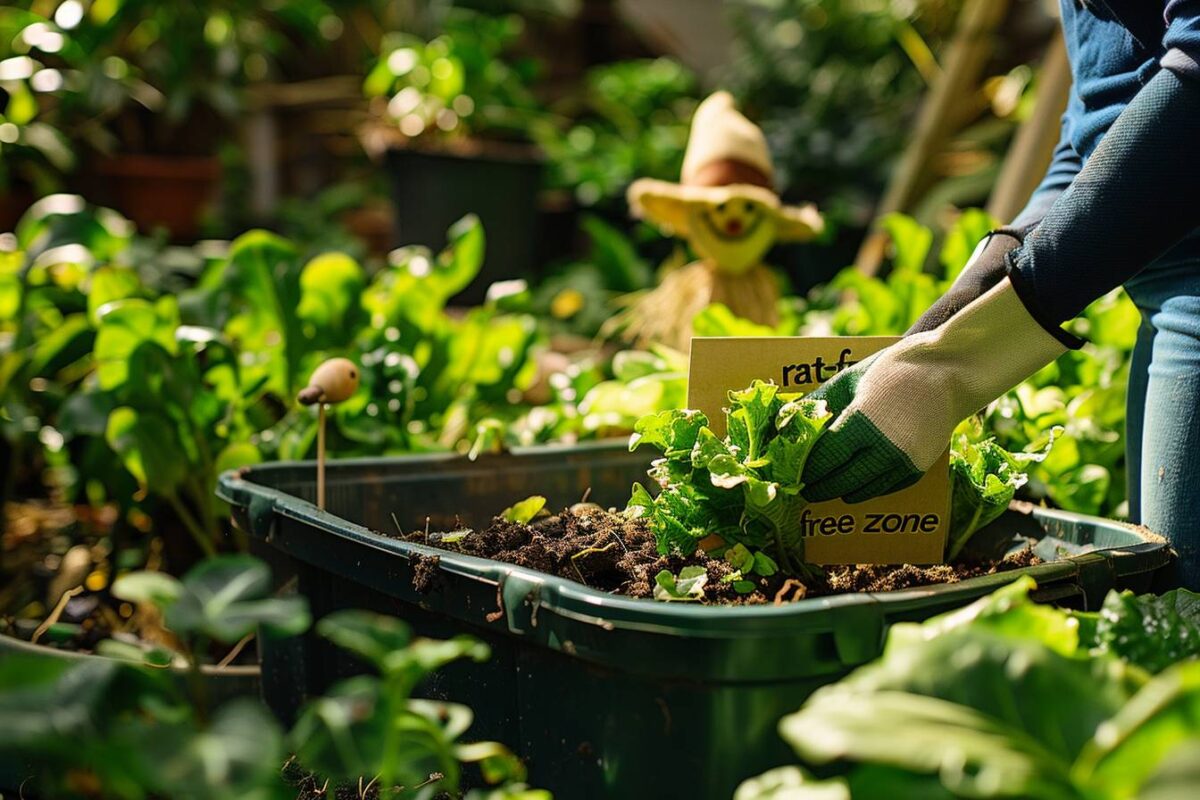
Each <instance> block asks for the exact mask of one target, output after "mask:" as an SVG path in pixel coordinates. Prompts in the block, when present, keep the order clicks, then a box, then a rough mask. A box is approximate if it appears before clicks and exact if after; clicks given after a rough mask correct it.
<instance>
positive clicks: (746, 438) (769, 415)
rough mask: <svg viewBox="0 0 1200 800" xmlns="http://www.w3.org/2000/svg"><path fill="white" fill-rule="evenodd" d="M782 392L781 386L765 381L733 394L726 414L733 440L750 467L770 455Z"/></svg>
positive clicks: (756, 382) (743, 459)
mask: <svg viewBox="0 0 1200 800" xmlns="http://www.w3.org/2000/svg"><path fill="white" fill-rule="evenodd" d="M778 393H779V387H777V386H775V384H773V383H764V382H763V381H754V383H752V384H751V385H750V388H749V389H743V390H740V391H731V392H730V393H729V404H730V407H729V411H728V412H727V413H726V415H725V417H726V427H727V429H728V432H729V440H730V441H731V442H732V443H733V444H734V446H736V447H737V448H738V450H739V455H740V457H741V459H742V462H743V463H744V464H746V465H747V466H756V464H755V463H754V462H755V461H756V460H757V459H759V458H761V457H762V456H764V455H765V454H766V448H767V440H768V438H769V437H770V436H771V435H772V434H773V433H774V431H773V430H772V427H773V426H772V423H773V422H774V421H775V420H774V417H775V413H776V412H777V411H778V410H779V408H780V406H781V405H782V403H778V404H777V403H776V397H775V396H776V395H777V394H778Z"/></svg>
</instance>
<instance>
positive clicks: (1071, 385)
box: [694, 209, 1140, 517]
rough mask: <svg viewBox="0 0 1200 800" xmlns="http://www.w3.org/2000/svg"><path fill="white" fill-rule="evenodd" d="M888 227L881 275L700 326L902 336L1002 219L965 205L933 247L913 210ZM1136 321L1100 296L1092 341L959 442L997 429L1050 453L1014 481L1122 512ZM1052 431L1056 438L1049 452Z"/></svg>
mask: <svg viewBox="0 0 1200 800" xmlns="http://www.w3.org/2000/svg"><path fill="white" fill-rule="evenodd" d="M881 225H882V228H883V229H884V230H885V231H886V232H887V233H888V236H889V238H890V240H891V262H890V265H889V266H888V268H887V269H886V270H885V271H884V272H883V273H882V274H880V275H870V276H868V275H864V274H863V273H861V272H859V271H858V270H857V269H855V268H853V267H849V268H847V269H845V270H843V271H841V272H840V273H838V274H837V275H836V276H835V277H834V279H833V280H832V281H830V283H829V284H828V285H827V286H824V287H819V288H817V289H815V290H814V291H813V292H812V293H811V294H810V296H809V297H807V298H803V299H801V298H791V299H786V300H784V301H783V302H782V303H781V307H780V318H781V321H780V324H779V325H778V326H777V327H775V328H774V329H771V328H765V327H763V326H755V325H753V324H752V323H749V322H747V321H746V320H742V319H738V318H737V317H735V316H734V315H732V314H731V313H729V310H728V309H727V308H725V307H724V306H720V305H714V306H711V307H709V308H707V309H705V310H704V311H702V312H701V313H700V314H699V315H698V316H697V318H696V320H695V323H694V324H695V326H696V329H697V331H698V332H700V331H702V332H703V333H704V335H706V336H771V335H778V336H795V335H801V336H834V335H836V336H900V335H902V334H904V332H905V331H907V330H908V329H909V328H910V327H911V326H912V325H913V323H915V322H916V321H917V319H919V318H920V316H921V315H922V314H923V313H924V312H925V311H926V310H927V309H928V308H929V306H930V305H932V304H933V303H934V301H936V300H937V299H938V298H939V297H940V296H941V295H942V294H943V293H944V292H945V291H946V290H947V289H948V288H949V287H950V284H951V282H952V281H953V280H954V278H955V277H957V275H958V273H959V272H960V271H961V270H962V268H963V267H964V266H965V264H966V262H967V260H968V259H969V257H970V254H971V251H972V250H973V249H974V247H975V244H976V243H977V242H978V241H979V240H980V239H982V238H983V236H984V235H986V233H987V231H988V230H990V229H991V228H993V227H995V225H996V221H995V220H993V219H992V218H990V217H989V216H988V215H987V214H986V213H984V212H982V211H979V210H971V209H968V210H967V211H964V212H963V213H962V214H961V215H959V217H958V219H957V220H956V221H955V223H954V225H953V226H951V228H950V229H949V231H947V233H946V234H945V236H944V237H943V240H942V246H941V249H940V251H938V252H937V254H936V257H935V255H934V252H933V246H934V241H935V237H934V235H933V232H932V231H931V230H930V229H928V228H926V227H924V226H923V225H920V224H918V223H917V222H916V221H914V220H913V219H911V218H910V217H906V216H904V215H900V214H894V215H891V216H889V217H887V218H886V219H885V220H883V221H882V223H881ZM1139 319H1140V316H1139V313H1138V311H1137V309H1136V308H1135V307H1134V306H1133V304H1132V303H1131V302H1130V300H1129V298H1128V297H1127V296H1125V294H1124V293H1123V292H1122V291H1120V290H1118V291H1115V292H1112V293H1110V294H1108V295H1106V296H1105V297H1102V298H1100V299H1099V300H1097V301H1096V302H1094V303H1092V305H1090V306H1088V308H1087V309H1085V310H1084V312H1083V313H1082V314H1081V315H1080V317H1079V318H1078V319H1077V320H1076V321H1075V323H1074V325H1075V332H1076V333H1078V334H1080V335H1082V336H1084V337H1085V338H1086V339H1087V340H1088V341H1087V344H1085V345H1084V347H1083V348H1082V349H1080V350H1072V351H1070V352H1068V353H1066V354H1064V355H1063V356H1061V357H1060V358H1059V359H1058V360H1057V361H1055V362H1054V363H1053V364H1050V365H1049V366H1047V367H1045V368H1044V369H1042V370H1041V371H1039V372H1038V373H1037V374H1035V375H1033V376H1031V377H1030V378H1029V379H1028V380H1026V381H1024V382H1023V383H1021V384H1020V385H1019V386H1017V387H1016V388H1015V389H1013V390H1012V391H1011V392H1008V393H1007V394H1005V395H1004V396H1002V397H1000V398H998V399H997V400H996V401H995V402H993V403H991V404H989V405H988V406H987V408H986V409H984V411H983V413H982V415H981V416H980V418H979V420H978V421H970V422H968V423H967V424H966V425H964V426H963V427H961V428H960V429H959V433H961V434H965V435H966V438H965V439H961V438H960V439H958V441H960V442H962V443H963V445H964V446H965V444H968V443H970V444H976V445H978V444H979V443H981V442H982V441H983V440H985V439H988V438H992V439H993V440H994V442H995V444H997V445H998V446H1000V447H1001V448H1003V449H1004V450H1006V451H1008V452H1010V453H1024V452H1028V453H1043V454H1044V457H1041V458H1036V459H1034V458H1028V457H1026V456H1020V458H1022V459H1023V460H1025V461H1026V462H1027V463H1025V464H1023V465H1022V471H1025V472H1027V473H1028V476H1029V478H1028V482H1027V483H1026V484H1025V485H1024V486H1023V487H1014V488H1021V489H1022V492H1023V494H1024V495H1025V496H1026V497H1029V498H1031V499H1034V500H1046V501H1048V502H1049V503H1050V504H1052V505H1054V506H1057V507H1059V508H1064V509H1066V510H1069V511H1077V512H1080V513H1085V514H1098V515H1101V516H1117V517H1120V516H1124V514H1125V513H1126V505H1125V491H1126V479H1125V469H1126V468H1125V447H1124V438H1125V390H1126V385H1127V382H1128V379H1129V367H1130V361H1131V358H1132V354H1133V345H1134V342H1135V341H1136V338H1137V329H1138V324H1139ZM1051 432H1054V448H1053V449H1052V450H1049V451H1047V442H1048V436H1049V434H1050V433H1051ZM964 455H966V453H965V452H964ZM968 460H969V461H977V459H974V457H972V458H969V459H968ZM993 461H994V459H993ZM996 463H998V462H996ZM964 477H965V476H964ZM993 486H994V488H997V489H998V488H999V487H998V486H996V485H995V484H994V485H993Z"/></svg>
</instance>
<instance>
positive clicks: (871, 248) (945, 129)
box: [854, 0, 1010, 275]
mask: <svg viewBox="0 0 1200 800" xmlns="http://www.w3.org/2000/svg"><path fill="white" fill-rule="evenodd" d="M1009 1H1010V0H966V2H965V3H964V4H963V8H962V10H961V11H960V12H958V20H957V21H956V23H955V30H954V36H953V37H952V38H951V40H950V42H949V44H948V45H947V47H946V49H945V56H944V58H943V61H942V70H941V74H940V75H939V76H938V78H937V80H936V81H934V83H933V85H932V86H930V88H929V96H928V97H926V98H925V100H924V102H923V103H922V105H921V110H920V112H919V113H918V115H917V120H916V125H915V128H914V131H913V138H912V139H911V141H910V142H909V145H908V147H907V148H905V151H904V153H903V155H902V156H901V157H900V161H899V162H898V163H897V164H896V167H895V169H893V171H892V177H891V180H890V181H889V182H888V187H887V191H886V192H885V193H884V195H883V199H882V200H880V202H879V207H878V208H877V209H876V210H875V217H876V225H878V221H879V220H880V219H882V218H883V217H885V216H887V215H888V214H889V213H891V212H893V211H904V210H906V209H908V208H910V207H911V206H912V203H913V201H914V200H915V199H916V198H917V196H918V194H919V193H920V191H921V189H922V186H923V185H924V184H925V182H926V181H927V179H928V177H929V175H928V165H929V162H930V161H931V160H932V159H933V157H934V156H935V155H936V154H937V153H938V151H939V149H940V148H941V147H942V146H943V145H944V144H945V142H946V140H947V138H949V136H950V134H951V133H952V132H953V128H954V123H955V121H956V117H957V115H958V114H960V113H961V109H962V108H963V107H964V106H966V105H968V104H969V98H970V97H971V95H972V93H974V92H975V90H976V87H977V86H978V85H979V78H980V74H981V73H982V71H983V68H984V65H985V64H986V62H987V59H988V57H989V56H990V55H991V54H992V51H993V47H992V41H991V37H992V34H993V32H994V31H995V30H996V28H997V26H999V24H1000V23H1001V22H1002V21H1003V20H1004V16H1005V14H1006V13H1007V12H1008V6H1009ZM886 250H887V234H886V233H884V232H883V231H882V230H881V229H880V228H878V227H877V226H876V227H875V228H873V230H872V231H871V232H870V233H869V234H868V235H867V237H866V239H864V240H863V243H862V246H861V247H860V248H859V251H858V257H857V258H856V259H855V261H854V263H855V266H856V267H858V270H859V271H860V272H862V273H863V274H864V275H874V274H875V273H876V272H877V271H878V270H879V267H880V264H881V263H882V262H883V256H884V253H885V252H886Z"/></svg>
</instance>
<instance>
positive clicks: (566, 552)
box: [398, 503, 1039, 604]
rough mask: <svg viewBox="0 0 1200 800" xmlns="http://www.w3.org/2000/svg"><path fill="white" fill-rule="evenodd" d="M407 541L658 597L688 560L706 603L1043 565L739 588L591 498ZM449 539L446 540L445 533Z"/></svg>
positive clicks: (420, 574)
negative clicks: (703, 575)
mask: <svg viewBox="0 0 1200 800" xmlns="http://www.w3.org/2000/svg"><path fill="white" fill-rule="evenodd" d="M398 536H399V538H402V539H404V540H405V541H410V542H417V543H420V544H429V545H432V546H434V547H440V548H443V549H446V550H452V551H455V552H459V553H463V554H466V555H472V556H479V557H481V558H490V559H493V560H496V561H504V562H507V563H510V564H517V565H519V566H522V567H528V568H530V569H535V570H538V571H540V572H547V573H549V574H551V575H557V576H559V577H562V578H569V579H571V580H575V581H579V582H580V583H583V584H585V585H587V586H590V587H592V588H594V589H599V590H601V591H605V592H612V593H615V594H623V595H628V596H630V597H653V596H654V576H655V575H657V574H658V572H659V571H660V570H664V569H666V570H670V571H671V572H673V573H675V574H678V573H679V570H681V569H683V568H684V567H688V566H702V567H704V568H705V570H707V572H708V580H707V582H706V584H705V587H704V588H705V595H704V602H706V603H720V604H747V603H750V604H754V603H771V602H775V603H779V602H786V601H791V600H799V599H802V598H804V597H817V596H821V595H830V594H845V593H849V592H886V591H892V590H896V589H907V588H910V587H914V586H927V585H930V584H938V583H956V582H958V581H961V580H964V579H966V578H974V577H977V576H979V575H990V574H993V573H996V572H1004V571H1007V570H1012V569H1018V568H1020V567H1025V566H1029V565H1031V564H1036V563H1038V561H1039V559H1038V558H1037V557H1036V556H1035V555H1034V554H1033V552H1032V551H1031V550H1029V549H1026V550H1023V551H1020V552H1018V553H1015V554H1012V555H1009V556H1006V557H1005V558H1004V559H1002V560H999V561H986V562H979V563H957V564H939V565H934V566H926V567H920V566H914V565H912V564H900V565H892V566H881V565H869V564H859V565H845V566H830V567H826V568H825V575H824V579H823V583H819V584H817V585H813V586H804V585H802V584H800V583H799V582H798V581H796V580H789V579H787V578H785V577H784V576H782V575H774V576H771V577H770V578H760V577H756V578H755V583H756V589H755V591H754V592H752V593H750V594H739V593H738V592H736V591H735V590H734V588H733V585H732V583H729V582H723V581H722V579H723V578H726V577H727V576H729V575H730V574H731V573H733V572H734V568H733V567H732V566H731V565H730V564H729V563H728V562H727V561H725V560H723V559H720V558H713V557H711V556H708V555H707V554H705V553H703V552H700V551H697V552H696V553H695V554H693V555H690V556H680V555H667V556H664V555H661V554H659V552H658V550H657V549H656V545H655V541H654V535H653V534H652V533H651V532H650V531H649V530H648V529H647V528H646V526H645V524H644V523H643V522H642V521H641V520H635V519H628V518H626V517H625V516H624V515H621V514H617V513H613V512H611V511H606V510H604V509H603V508H601V507H599V506H597V505H595V504H592V503H578V504H576V505H574V506H571V507H570V508H568V509H566V510H564V511H563V512H562V513H560V514H555V515H552V516H543V517H541V518H539V519H535V520H534V521H532V522H531V523H530V524H528V525H521V524H517V523H514V522H507V521H505V520H503V519H500V518H496V519H494V520H492V524H491V526H490V527H488V528H487V529H486V530H482V531H455V532H453V533H452V534H439V533H432V534H431V533H426V532H424V531H412V532H407V533H402V534H398ZM447 536H448V537H449V540H447V538H446V537H447ZM436 559H437V557H436V556H433V557H429V558H423V559H418V561H417V563H416V564H415V565H414V576H413V586H414V587H415V588H416V589H417V590H418V591H421V592H428V591H430V590H431V589H432V588H433V586H434V585H435V582H436V578H435V576H436V574H437V560H436Z"/></svg>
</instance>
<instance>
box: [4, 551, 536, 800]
mask: <svg viewBox="0 0 1200 800" xmlns="http://www.w3.org/2000/svg"><path fill="white" fill-rule="evenodd" d="M269 584H270V576H269V574H268V572H267V568H266V565H265V564H263V563H262V562H260V561H257V560H255V559H252V558H249V557H245V556H235V557H225V558H218V559H213V560H209V561H206V562H202V563H201V564H200V565H199V566H197V567H196V568H195V569H193V570H192V571H191V572H190V573H188V574H187V575H186V576H185V577H184V578H183V580H182V581H179V580H176V579H174V578H171V577H169V576H166V575H163V574H161V573H150V572H143V573H132V574H129V575H125V576H123V577H121V578H120V579H118V581H117V582H116V584H115V585H114V587H113V591H114V593H116V594H117V595H118V596H119V597H123V598H125V599H127V600H129V601H131V602H136V603H148V604H151V605H153V606H155V607H156V608H158V609H159V610H165V612H166V619H167V624H168V626H169V628H170V630H171V631H172V632H173V633H175V634H176V635H177V636H179V637H180V638H181V639H182V640H184V641H185V642H187V643H189V648H188V649H189V652H190V653H191V654H192V655H189V656H186V657H185V661H186V662H190V666H191V675H190V679H189V680H187V681H186V682H185V681H184V680H183V679H182V678H181V676H180V673H178V672H175V671H170V670H164V669H162V668H161V667H163V666H166V664H167V663H169V662H153V661H149V662H148V663H151V664H154V665H155V666H156V667H159V668H151V667H149V666H145V665H142V664H141V663H140V661H141V659H140V658H135V659H132V660H133V661H134V662H135V663H132V664H131V663H128V661H126V660H118V659H114V658H108V659H100V658H85V659H79V660H74V659H72V660H67V659H62V658H48V657H44V656H26V655H17V656H11V657H7V658H4V659H0V760H3V761H4V762H5V763H6V764H10V765H11V764H22V765H28V767H29V769H30V770H31V772H30V778H29V781H28V789H30V790H36V791H38V792H39V796H46V797H84V796H87V797H95V796H101V795H102V796H104V797H112V798H120V799H121V800H124V799H125V798H128V799H129V800H141V798H145V797H147V796H156V797H173V798H174V797H177V798H181V800H191V799H192V798H195V799H196V800H218V799H219V798H227V797H238V798H248V800H273V799H275V798H279V799H280V800H282V798H288V797H295V796H296V790H295V788H290V787H288V786H287V785H285V783H284V781H283V780H282V779H281V769H282V768H283V766H284V762H285V760H287V755H288V753H292V754H293V755H294V759H295V760H296V762H298V763H299V764H300V765H301V766H302V767H303V768H305V769H308V770H311V771H315V772H317V773H318V774H319V775H321V777H322V778H332V779H334V780H335V781H345V782H348V783H357V782H358V781H359V779H360V778H365V779H366V780H367V781H370V780H371V779H372V778H377V779H378V781H379V785H380V786H383V787H393V786H395V785H397V783H398V784H399V785H402V786H404V787H405V788H406V789H407V790H409V791H408V792H406V793H405V794H404V796H405V797H419V798H432V797H435V796H440V795H441V793H443V792H450V793H456V792H457V791H458V786H459V781H460V776H461V773H462V765H463V764H468V763H470V764H477V765H479V767H480V771H481V773H482V774H483V776H484V778H485V780H486V781H487V782H488V783H490V784H497V785H498V786H497V788H496V789H495V790H494V792H495V794H494V795H487V796H496V797H502V798H503V797H508V798H513V800H518V799H520V798H523V799H524V800H549V798H550V795H549V794H548V793H546V792H541V791H538V790H533V789H529V788H528V787H526V786H525V785H524V784H523V783H521V781H522V780H523V778H524V767H523V765H522V764H521V763H520V761H519V760H517V759H516V758H515V757H514V756H513V755H512V754H511V753H510V752H509V751H508V750H507V749H505V748H504V747H503V746H501V745H499V744H496V743H494V742H470V743H464V742H462V741H460V738H461V737H462V735H463V734H464V733H465V732H466V731H467V729H468V728H469V726H470V724H471V719H472V714H471V711H470V709H468V708H466V707H465V706H461V705H456V704H453V703H442V702H432V701H427V700H415V699H412V698H411V697H410V695H411V693H412V692H413V690H414V689H415V688H416V687H417V685H418V684H419V683H421V682H422V681H423V680H424V679H425V678H427V677H428V676H429V675H430V674H431V673H433V672H434V671H435V670H437V669H438V668H440V667H441V666H443V665H445V664H447V663H450V662H451V661H455V660H458V659H461V658H471V659H473V660H476V661H483V660H486V659H487V658H488V655H489V654H488V650H487V648H486V647H485V646H484V645H482V644H481V643H479V642H477V641H475V640H473V639H470V638H469V637H459V638H457V639H452V640H449V641H435V640H430V639H413V638H412V637H411V635H410V634H409V630H408V627H407V626H406V625H404V623H402V622H400V621H399V620H396V619H393V618H391V617H384V616H380V615H376V614H370V613H367V612H364V611H340V612H337V613H335V614H332V615H330V616H328V617H326V618H325V619H323V620H321V623H320V625H319V630H320V632H321V633H322V634H323V635H325V636H326V637H328V638H330V639H331V640H332V641H334V642H335V643H336V644H337V645H339V646H341V647H344V648H346V649H348V650H350V651H351V652H353V653H355V654H356V655H358V656H360V657H361V658H363V659H365V660H367V661H368V662H370V663H371V664H373V665H374V666H375V667H376V668H377V669H378V670H379V672H380V676H379V677H374V676H361V677H358V678H352V679H350V680H347V681H344V682H343V683H341V684H338V685H337V686H335V687H333V689H332V690H331V691H330V693H329V694H328V695H327V696H325V697H321V698H318V699H316V700H314V701H313V702H312V703H311V704H310V705H309V706H307V707H306V709H305V710H304V712H303V713H302V715H301V718H300V720H299V721H298V722H297V723H296V725H295V727H294V728H293V729H292V730H291V731H290V732H288V733H286V734H285V732H284V731H282V730H281V729H280V727H279V725H278V723H277V722H276V721H275V719H274V718H273V717H272V716H271V715H270V713H269V712H268V711H267V709H266V708H265V707H263V706H262V704H261V703H259V702H258V701H257V700H249V699H238V700H233V701H230V702H228V703H226V704H224V705H222V706H221V707H219V708H217V709H215V710H210V709H209V708H208V705H207V702H206V693H205V691H204V688H203V687H204V680H203V679H202V678H201V677H200V676H199V674H198V672H197V667H198V659H199V653H200V652H202V647H203V643H204V642H205V641H206V640H208V639H217V640H220V641H224V642H231V641H234V640H236V639H240V638H241V637H242V636H244V635H246V634H248V633H250V632H253V631H254V630H257V629H258V628H259V626H263V627H266V628H268V629H272V630H274V631H275V633H277V634H279V635H291V634H296V633H300V632H302V631H304V630H305V629H306V628H307V627H308V624H309V617H308V610H307V604H306V602H305V601H304V599H303V598H300V597H298V596H291V597H286V598H271V597H268V590H269ZM121 655H122V657H124V656H125V655H128V654H125V653H122V654H121ZM388 791H389V793H390V792H391V789H390V788H389V789H388ZM455 796H458V795H457V794H456V795H455ZM467 796H468V798H471V797H474V798H476V800H483V798H484V797H485V795H484V794H483V793H478V794H475V793H472V794H469V795H467Z"/></svg>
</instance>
